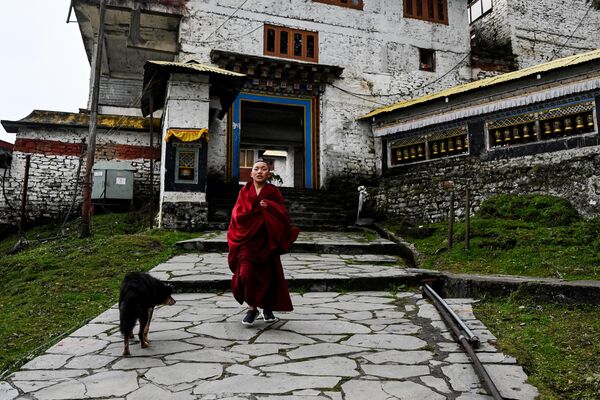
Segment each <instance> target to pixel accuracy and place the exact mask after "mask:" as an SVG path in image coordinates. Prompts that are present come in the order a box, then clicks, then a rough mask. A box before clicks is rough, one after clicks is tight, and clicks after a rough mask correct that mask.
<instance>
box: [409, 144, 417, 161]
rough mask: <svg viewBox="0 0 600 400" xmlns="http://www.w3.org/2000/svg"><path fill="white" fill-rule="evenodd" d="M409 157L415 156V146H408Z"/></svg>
mask: <svg viewBox="0 0 600 400" xmlns="http://www.w3.org/2000/svg"><path fill="white" fill-rule="evenodd" d="M410 158H417V150H416V149H415V146H410Z"/></svg>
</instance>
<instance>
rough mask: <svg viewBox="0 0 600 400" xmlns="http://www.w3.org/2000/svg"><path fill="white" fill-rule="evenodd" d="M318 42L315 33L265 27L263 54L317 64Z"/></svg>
mask: <svg viewBox="0 0 600 400" xmlns="http://www.w3.org/2000/svg"><path fill="white" fill-rule="evenodd" d="M349 1H351V0H349ZM318 42H319V36H318V33H317V32H308V31H303V30H299V29H290V28H285V27H281V26H273V25H265V44H264V54H265V55H268V56H275V57H283V58H295V59H299V60H304V61H313V62H317V61H318V58H319V51H318Z"/></svg>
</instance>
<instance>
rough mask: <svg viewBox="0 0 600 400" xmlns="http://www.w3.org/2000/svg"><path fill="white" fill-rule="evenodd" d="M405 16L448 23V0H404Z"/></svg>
mask: <svg viewBox="0 0 600 400" xmlns="http://www.w3.org/2000/svg"><path fill="white" fill-rule="evenodd" d="M404 17H406V18H416V19H422V20H425V21H431V22H438V23H441V24H447V23H448V0H404Z"/></svg>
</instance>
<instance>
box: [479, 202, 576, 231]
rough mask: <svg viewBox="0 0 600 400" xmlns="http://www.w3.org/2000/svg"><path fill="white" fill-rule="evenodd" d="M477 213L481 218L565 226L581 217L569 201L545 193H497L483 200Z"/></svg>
mask: <svg viewBox="0 0 600 400" xmlns="http://www.w3.org/2000/svg"><path fill="white" fill-rule="evenodd" d="M479 213H480V216H481V217H482V218H500V219H510V220H521V221H526V222H533V223H537V224H539V225H542V226H566V225H570V224H572V223H573V222H576V221H578V220H580V219H581V217H580V216H579V213H578V212H577V210H575V208H573V206H572V205H571V203H569V201H567V200H565V199H563V198H561V197H555V196H547V195H511V194H502V195H497V196H494V197H492V198H490V199H487V200H485V201H483V203H481V209H480V211H479Z"/></svg>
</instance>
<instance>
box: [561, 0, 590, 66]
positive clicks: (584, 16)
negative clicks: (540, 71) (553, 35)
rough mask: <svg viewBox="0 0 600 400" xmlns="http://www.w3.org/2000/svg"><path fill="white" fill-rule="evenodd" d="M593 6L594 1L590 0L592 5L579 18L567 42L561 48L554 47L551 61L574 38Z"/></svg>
mask: <svg viewBox="0 0 600 400" xmlns="http://www.w3.org/2000/svg"><path fill="white" fill-rule="evenodd" d="M593 7H594V2H593V1H590V6H589V7H588V9H587V11H586V12H585V14H584V15H583V17H582V18H581V19H580V20H579V23H578V24H577V26H576V27H575V29H573V32H571V34H570V35H569V37H568V38H567V40H565V42H564V43H563V44H562V45H561V46H560V47H559V48H557V49H554V50H553V51H552V58H550V61H552V60H554V59H555V58H556V56H558V53H559V52H560V51H561V50H562V49H563V48H564V47H565V46H566V45H567V43H569V41H570V40H571V39H573V36H575V32H577V30H578V29H579V27H580V26H581V24H582V23H583V21H584V20H585V19H586V18H587V16H588V14H589V13H590V11H591V10H592V8H593Z"/></svg>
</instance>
